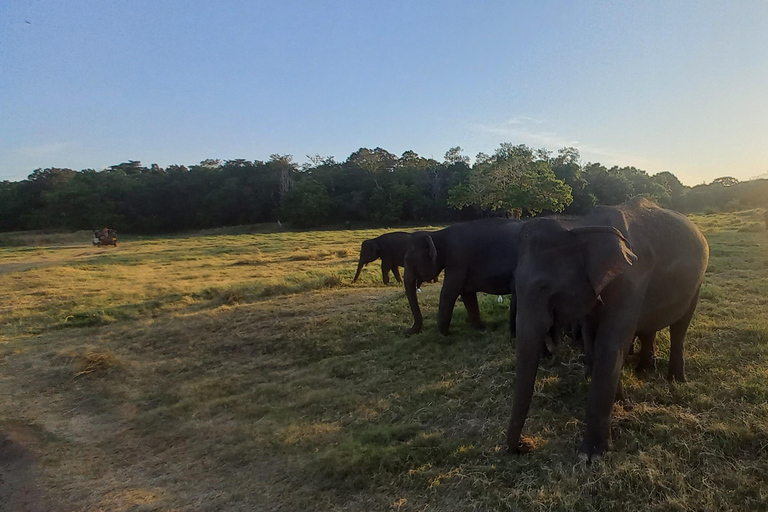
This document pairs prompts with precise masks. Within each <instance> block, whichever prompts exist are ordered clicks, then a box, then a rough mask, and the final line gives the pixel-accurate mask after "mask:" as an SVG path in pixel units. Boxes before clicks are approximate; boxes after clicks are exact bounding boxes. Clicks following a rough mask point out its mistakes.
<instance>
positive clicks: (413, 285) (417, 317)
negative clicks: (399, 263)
mask: <svg viewBox="0 0 768 512" xmlns="http://www.w3.org/2000/svg"><path fill="white" fill-rule="evenodd" d="M418 287H419V278H418V275H414V272H413V271H412V270H411V269H409V268H406V269H405V296H406V297H407V298H408V305H409V306H410V308H411V313H412V314H413V325H412V326H411V327H410V328H409V329H408V330H407V331H405V333H406V334H416V333H419V332H421V327H422V325H423V323H424V319H423V317H422V315H421V308H419V299H418V296H417V294H416V293H417V292H416V290H417V289H418Z"/></svg>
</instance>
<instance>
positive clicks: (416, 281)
mask: <svg viewBox="0 0 768 512" xmlns="http://www.w3.org/2000/svg"><path fill="white" fill-rule="evenodd" d="M441 270H442V264H441V255H440V254H439V253H438V251H437V247H436V246H435V241H434V240H433V239H432V236H431V235H430V234H429V233H414V234H413V235H411V241H410V243H409V245H408V252H406V253H405V276H404V281H405V295H406V297H408V304H409V305H410V306H411V313H413V326H412V327H411V328H410V329H408V331H407V332H408V333H410V334H413V333H417V332H419V331H421V326H422V323H423V318H422V315H421V309H420V308H419V301H418V299H417V298H416V292H417V290H418V288H419V287H420V286H421V284H422V283H424V282H427V281H435V280H437V276H438V275H439V274H440V271H441Z"/></svg>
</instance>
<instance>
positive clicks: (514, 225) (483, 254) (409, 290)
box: [405, 218, 523, 334]
mask: <svg viewBox="0 0 768 512" xmlns="http://www.w3.org/2000/svg"><path fill="white" fill-rule="evenodd" d="M522 225H523V223H522V222H520V221H517V220H511V219H500V218H493V219H482V220H476V221H472V222H464V223H461V224H455V225H453V226H450V227H447V228H445V229H441V230H440V231H435V232H431V233H424V232H422V233H414V234H413V235H412V236H411V242H410V245H409V247H408V253H407V254H406V257H405V294H406V295H407V297H408V303H409V304H410V306H411V312H412V313H413V326H412V327H411V328H410V329H408V331H407V333H408V334H413V333H417V332H419V331H421V327H422V324H423V318H422V315H421V309H420V308H419V301H418V298H417V297H416V290H417V289H418V288H419V287H420V286H421V283H423V282H427V281H431V280H433V279H435V278H436V277H437V276H438V274H439V273H440V272H441V271H443V270H445V274H444V276H443V288H442V290H441V291H440V304H439V306H438V313H437V327H438V329H439V330H440V333H442V334H448V327H449V326H450V324H451V317H452V315H453V307H454V305H455V304H456V300H457V299H458V297H459V296H461V298H462V300H463V302H464V307H465V308H466V309H467V314H468V315H469V320H470V322H472V324H473V325H474V326H475V327H477V328H482V327H483V322H482V320H481V319H480V307H479V305H478V303H477V292H486V293H491V294H494V295H506V294H508V293H512V294H513V296H512V306H511V310H512V312H513V313H512V314H511V316H510V321H511V322H512V324H514V311H515V301H514V293H513V292H514V289H513V288H511V287H510V286H512V283H513V279H514V272H515V266H516V265H517V240H518V235H519V233H520V227H521V226H522ZM512 332H513V333H514V326H513V327H512Z"/></svg>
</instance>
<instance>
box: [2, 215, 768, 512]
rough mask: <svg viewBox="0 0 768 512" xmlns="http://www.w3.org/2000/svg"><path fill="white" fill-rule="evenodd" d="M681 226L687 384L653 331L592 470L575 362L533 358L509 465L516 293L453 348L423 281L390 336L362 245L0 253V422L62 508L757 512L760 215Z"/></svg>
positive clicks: (323, 236)
mask: <svg viewBox="0 0 768 512" xmlns="http://www.w3.org/2000/svg"><path fill="white" fill-rule="evenodd" d="M693 218H694V220H695V221H696V222H697V223H698V224H699V225H700V226H701V227H702V229H703V230H704V231H705V233H706V235H707V238H708V240H709V242H710V245H711V252H712V258H711V264H710V267H709V270H708V272H707V276H706V280H705V283H704V286H703V287H702V291H701V301H700V305H699V309H698V311H697V314H696V316H695V317H694V320H693V323H692V325H691V329H690V332H689V337H688V339H687V341H686V364H687V372H688V377H689V381H688V382H686V383H684V384H675V385H673V384H670V383H669V382H668V381H667V380H666V378H665V375H666V371H667V366H668V358H669V336H668V333H667V332H666V331H664V332H661V333H660V334H659V339H658V349H659V354H658V356H659V358H658V361H657V369H656V370H654V371H651V372H648V373H647V374H645V375H641V376H638V375H635V374H634V372H632V371H630V370H629V369H627V370H625V371H624V374H623V377H622V382H623V385H624V388H625V391H626V393H627V395H628V397H629V398H630V400H631V407H624V406H622V405H618V404H617V405H616V407H615V411H614V421H613V425H612V429H613V439H614V445H615V450H614V451H611V452H609V453H608V454H607V455H606V457H605V458H604V459H603V460H602V461H601V462H600V463H599V464H596V465H593V466H592V467H591V468H588V467H586V466H585V465H584V464H583V463H582V462H580V461H579V460H578V459H577V457H576V455H575V452H576V448H577V446H578V443H579V442H580V439H581V436H582V434H583V429H584V416H585V412H584V411H585V403H586V396H587V389H588V382H587V381H586V380H585V378H584V371H585V365H584V360H583V356H582V355H581V354H580V353H579V352H578V351H577V350H575V349H574V348H572V347H570V346H568V345H566V346H563V347H561V348H560V350H558V352H557V353H556V354H555V355H554V356H553V357H552V358H550V359H548V360H546V361H543V362H542V363H541V368H540V370H539V378H538V379H537V383H536V387H535V397H534V400H533V403H532V406H531V413H530V415H529V418H528V421H527V423H526V427H525V435H526V439H527V440H528V441H529V442H530V444H531V446H533V448H534V450H533V452H532V453H530V454H528V455H526V456H521V457H512V456H508V455H507V454H506V452H505V447H504V433H505V429H506V425H507V421H508V419H509V416H508V415H509V412H510V407H511V403H512V392H513V387H514V375H515V357H514V350H513V346H511V345H510V336H509V332H508V327H507V322H508V314H509V313H508V307H509V301H508V299H505V301H504V303H503V304H499V303H498V302H497V297H495V296H484V295H481V297H480V308H481V312H482V315H483V317H484V319H485V321H486V322H487V324H488V326H487V329H486V331H484V332H477V331H474V330H473V329H472V328H471V327H470V326H469V325H468V321H467V320H468V319H467V315H466V312H465V311H464V309H463V307H462V306H461V305H457V308H456V310H455V314H454V318H453V322H452V325H451V333H452V334H451V335H450V336H449V337H447V338H445V337H442V336H440V335H439V334H438V333H437V327H436V320H435V315H436V311H437V304H438V300H439V292H440V286H441V285H439V284H425V285H424V287H423V293H421V294H420V296H419V300H420V302H421V305H422V309H423V311H424V315H425V325H424V330H423V332H422V333H420V334H418V335H414V336H410V337H405V336H404V335H403V331H404V330H405V329H406V328H407V327H408V326H409V325H410V312H409V309H408V302H407V300H406V299H405V296H404V293H403V290H402V288H401V286H398V285H396V284H390V285H389V286H385V285H384V284H383V283H381V276H380V272H379V270H378V263H373V264H371V265H369V266H368V267H367V268H366V270H364V272H363V274H362V275H361V278H360V281H359V282H358V283H355V284H352V283H351V279H352V277H353V275H354V271H355V268H356V263H357V255H358V251H359V247H360V243H361V242H362V240H364V239H366V238H371V237H373V236H376V235H378V234H380V233H381V232H380V231H377V230H358V231H352V230H347V231H313V232H295V233H292V232H258V230H257V229H256V228H253V227H251V228H232V229H231V230H230V229H219V230H211V231H206V232H203V233H200V234H199V235H196V236H180V237H170V238H151V237H149V238H144V239H133V240H126V241H125V242H121V244H120V245H119V246H118V247H117V248H95V247H89V246H88V245H87V243H83V244H81V245H51V246H43V247H25V246H5V247H0V349H2V354H0V358H1V359H2V361H3V363H4V367H3V371H2V375H1V376H0V390H1V391H2V393H0V417H2V418H4V419H3V420H2V421H0V428H3V429H5V430H6V431H11V430H12V429H13V428H17V427H14V426H15V425H24V428H25V429H27V430H29V431H30V432H34V433H35V436H34V443H31V442H30V443H31V444H30V448H29V449H30V450H34V451H35V454H36V461H37V462H36V463H35V464H36V470H37V474H39V478H40V479H41V482H42V485H43V487H45V488H46V489H47V490H48V491H49V492H50V493H51V494H52V495H53V496H54V497H55V498H56V499H57V500H58V501H59V502H60V503H62V508H64V509H78V508H81V509H89V510H98V509H105V510H194V509H208V510H228V509H237V506H240V505H242V507H241V509H243V510H251V509H258V508H260V506H261V508H282V509H285V510H308V509H319V510H331V509H341V508H344V509H349V510H366V511H367V510H403V511H405V510H423V509H430V510H471V509H479V510H499V509H508V510H541V511H544V510H577V511H593V510H623V509H626V507H627V504H628V503H629V504H632V508H633V510H641V511H651V510H713V509H714V510H719V509H722V510H730V509H738V510H763V508H764V504H765V497H766V496H768V483H767V482H766V479H765V477H764V475H765V474H768V451H767V450H768V364H766V361H768V310H766V297H767V296H768V251H765V250H764V248H765V247H768V233H766V232H765V231H764V230H758V229H757V227H758V225H760V223H761V222H762V210H751V211H747V212H735V213H725V214H717V215H700V216H695V217H693ZM67 240H68V239H63V240H61V243H62V244H63V243H70V241H67ZM86 242H89V241H88V240H86ZM0 433H2V431H0ZM30 439H31V438H30ZM264 504H267V506H266V507H264ZM132 507H133V508H132Z"/></svg>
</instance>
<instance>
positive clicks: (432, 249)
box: [426, 235, 437, 261]
mask: <svg viewBox="0 0 768 512" xmlns="http://www.w3.org/2000/svg"><path fill="white" fill-rule="evenodd" d="M426 239H427V247H429V259H431V260H432V261H436V260H437V248H436V247H435V242H434V240H432V237H431V236H429V235H427V236H426Z"/></svg>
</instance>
